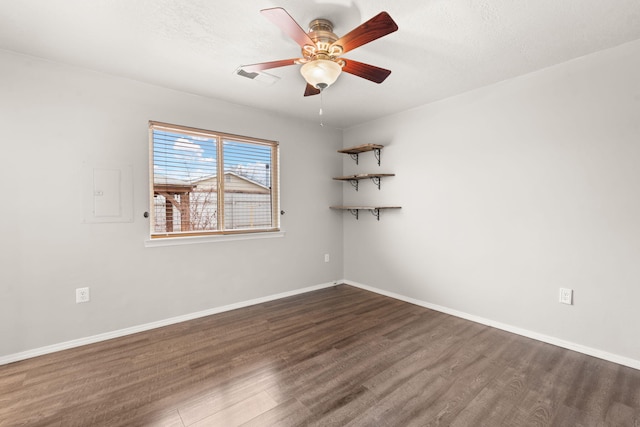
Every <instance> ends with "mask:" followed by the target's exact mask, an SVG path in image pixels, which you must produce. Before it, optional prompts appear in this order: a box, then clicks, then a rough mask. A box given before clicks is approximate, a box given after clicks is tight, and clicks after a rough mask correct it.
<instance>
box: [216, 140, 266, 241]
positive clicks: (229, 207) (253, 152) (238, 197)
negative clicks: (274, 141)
mask: <svg viewBox="0 0 640 427" xmlns="http://www.w3.org/2000/svg"><path fill="white" fill-rule="evenodd" d="M271 156H272V148H271V146H268V145H259V144H253V143H246V142H243V141H234V140H231V139H225V140H224V142H223V158H224V175H225V179H224V216H225V223H224V226H225V229H228V230H236V229H255V228H268V227H271V224H272V222H273V218H272V209H271V202H272V196H271V195H272V191H271V182H272V174H271V171H272V159H271Z"/></svg>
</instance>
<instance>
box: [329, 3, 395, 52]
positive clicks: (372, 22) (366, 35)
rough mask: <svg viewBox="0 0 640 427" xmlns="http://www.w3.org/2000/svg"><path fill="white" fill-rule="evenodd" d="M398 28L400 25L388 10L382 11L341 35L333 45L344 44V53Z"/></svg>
mask: <svg viewBox="0 0 640 427" xmlns="http://www.w3.org/2000/svg"><path fill="white" fill-rule="evenodd" d="M397 30H398V25H397V24H396V23H395V22H394V21H393V19H391V16H389V14H388V13H387V12H380V13H379V14H377V15H376V16H374V17H373V18H371V19H369V20H368V21H367V22H365V23H364V24H362V25H360V26H359V27H357V28H355V29H353V30H351V32H349V33H347V34H345V35H344V36H342V37H340V38H339V39H338V40H336V42H335V43H333V44H332V46H335V45H338V46H342V53H346V52H348V51H350V50H353V49H355V48H357V47H359V46H362V45H363V44H367V43H369V42H372V41H374V40H376V39H379V38H380V37H382V36H386V35H387V34H390V33H393V32H394V31H397Z"/></svg>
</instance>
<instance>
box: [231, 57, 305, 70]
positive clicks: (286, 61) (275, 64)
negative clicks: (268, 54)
mask: <svg viewBox="0 0 640 427" xmlns="http://www.w3.org/2000/svg"><path fill="white" fill-rule="evenodd" d="M296 61H298V58H292V59H281V60H279V61H271V62H261V63H259V64H249V65H241V66H240V68H241V69H243V70H244V71H246V72H247V73H255V72H258V71H262V70H268V69H270V68H278V67H285V66H287V65H295V64H296Z"/></svg>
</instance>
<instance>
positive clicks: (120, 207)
mask: <svg viewBox="0 0 640 427" xmlns="http://www.w3.org/2000/svg"><path fill="white" fill-rule="evenodd" d="M83 182H84V197H83V199H84V200H83V201H84V221H83V222H85V223H105V222H132V221H133V171H132V167H131V166H106V167H102V166H101V167H96V166H91V167H89V166H87V167H85V170H84V179H83Z"/></svg>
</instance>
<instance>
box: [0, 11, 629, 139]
mask: <svg viewBox="0 0 640 427" xmlns="http://www.w3.org/2000/svg"><path fill="white" fill-rule="evenodd" d="M275 6H280V7H284V8H285V9H286V10H287V11H288V12H289V13H290V14H291V15H292V16H293V17H294V18H295V19H296V21H298V23H299V24H300V25H301V26H302V27H303V28H307V26H308V23H309V22H310V21H311V20H312V19H314V18H326V19H329V20H331V21H333V22H334V25H335V28H334V32H335V33H336V34H338V36H341V35H343V34H345V33H347V32H348V31H350V30H351V29H353V28H355V27H356V26H358V25H359V24H360V23H362V22H364V21H366V20H368V19H370V18H371V17H373V16H374V15H376V14H377V13H379V12H380V11H383V10H384V11H387V12H388V13H389V14H390V15H391V16H392V18H393V19H394V20H395V21H396V23H397V24H398V26H399V30H398V31H397V32H395V33H392V34H390V35H388V36H386V37H383V38H381V39H378V40H375V41H373V42H371V43H369V44H367V45H364V46H361V47H359V48H357V49H355V50H353V51H351V52H348V53H347V54H346V55H345V57H347V58H351V59H354V60H357V61H360V62H365V63H369V64H372V65H377V66H379V67H383V68H388V69H391V70H392V71H393V72H392V74H391V75H390V76H389V78H388V79H387V80H386V81H385V82H384V83H382V84H380V85H378V84H375V83H372V82H369V81H367V80H364V79H360V78H357V77H355V76H352V75H350V74H346V73H343V74H342V75H341V76H340V78H339V79H338V81H337V82H336V83H335V84H334V85H333V86H331V87H330V88H329V89H327V90H326V91H325V92H324V94H323V103H324V121H325V123H326V124H327V125H330V126H334V127H340V128H345V127H349V126H353V125H355V124H359V123H362V122H366V121H368V120H372V119H375V118H377V117H380V116H383V115H387V114H390V113H394V112H398V111H402V110H406V109H409V108H412V107H415V106H418V105H422V104H425V103H429V102H432V101H435V100H438V99H442V98H446V97H448V96H452V95H455V94H458V93H462V92H465V91H468V90H471V89H474V88H477V87H481V86H485V85H487V84H491V83H494V82H498V81H501V80H505V79H508V78H511V77H515V76H518V75H521V74H525V73H528V72H531V71H534V70H538V69H541V68H544V67H548V66H550V65H554V64H557V63H560V62H564V61H567V60H570V59H573V58H576V57H579V56H582V55H586V54H589V53H592V52H596V51H599V50H602V49H606V48H609V47H613V46H617V45H620V44H622V43H625V42H628V41H632V40H636V39H640V0H465V1H463V0H404V1H401V0H396V1H391V0H389V1H385V0H353V1H351V0H324V1H322V0H313V1H312V0H307V1H300V0H280V1H277V0H271V1H257V0H242V1H238V0H233V1H232V0H207V1H204V0H189V1H184V0H183V1H179V0H0V49H6V50H10V51H14V52H20V53H24V54H28V55H32V56H37V57H42V58H46V59H50V60H53V61H57V62H62V63H67V64H71V65H75V66H80V67H84V68H89V69H93V70H98V71H102V72H106V73H110V74H114V75H119V76H123V77H127V78H132V79H136V80H141V81H145V82H149V83H153V84H156V85H161V86H165V87H169V88H173V89H178V90H182V91H186V92H191V93H195V94H199V95H203V96H207V97H214V98H218V99H223V100H227V101H231V102H233V103H237V104H244V105H249V106H253V107H258V108H261V109H266V110H271V111H274V112H276V113H278V114H285V115H291V116H294V117H299V118H304V119H308V120H318V110H319V106H320V97H319V96H312V97H306V98H305V97H303V96H302V95H303V92H304V87H305V83H304V81H303V79H302V77H301V76H300V74H299V71H298V66H291V67H285V68H277V69H273V70H269V71H268V72H269V73H270V74H273V75H275V76H278V77H279V78H280V79H279V80H278V81H277V82H276V83H274V84H272V85H265V84H262V83H260V82H257V81H254V80H250V79H247V78H243V77H240V76H237V75H236V74H235V73H234V71H235V70H236V68H237V67H238V66H240V65H243V64H252V63H256V62H264V61H272V60H277V59H286V58H293V57H297V56H299V47H298V45H297V44H296V43H295V42H293V41H292V40H290V39H289V38H287V37H286V36H285V35H284V34H283V33H282V32H281V31H280V30H279V29H278V28H277V27H276V26H275V25H274V24H272V23H271V22H270V21H268V20H267V19H266V18H264V17H263V16H262V15H261V14H260V13H259V10H260V9H264V8H269V7H275ZM0 66H1V64H0Z"/></svg>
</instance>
